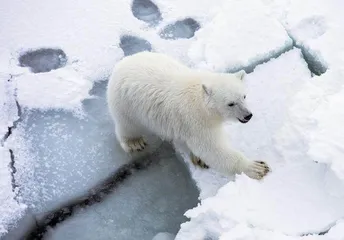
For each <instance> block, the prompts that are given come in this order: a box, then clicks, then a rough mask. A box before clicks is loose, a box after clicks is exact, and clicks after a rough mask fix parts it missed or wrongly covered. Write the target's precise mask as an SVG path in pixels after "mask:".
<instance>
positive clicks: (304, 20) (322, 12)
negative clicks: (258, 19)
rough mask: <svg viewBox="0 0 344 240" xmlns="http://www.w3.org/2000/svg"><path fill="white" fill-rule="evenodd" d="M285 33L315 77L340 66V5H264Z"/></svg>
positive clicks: (275, 2)
mask: <svg viewBox="0 0 344 240" xmlns="http://www.w3.org/2000/svg"><path fill="white" fill-rule="evenodd" d="M264 2H265V4H266V5H267V6H268V7H269V8H270V11H271V14H272V15H273V16H275V17H276V18H277V19H278V20H279V21H280V22H281V23H282V24H283V25H284V26H285V28H286V29H287V31H288V32H289V35H290V36H291V37H292V38H293V39H294V40H295V43H296V45H297V46H299V47H300V48H302V50H303V52H304V55H305V57H306V60H307V62H308V63H309V67H310V69H311V70H312V72H314V73H315V74H317V75H321V74H323V73H324V72H325V71H326V70H327V69H328V68H333V66H337V65H340V63H341V62H343V61H342V60H341V58H342V57H341V56H342V55H343V54H342V53H343V52H344V47H343V44H342V42H343V33H344V32H343V28H342V27H341V26H342V23H343V21H344V18H343V15H342V13H341V11H338V9H342V8H343V7H344V5H343V2H342V1H338V0H331V2H330V4H328V3H325V2H323V1H319V0H316V1H279V0H272V1H264Z"/></svg>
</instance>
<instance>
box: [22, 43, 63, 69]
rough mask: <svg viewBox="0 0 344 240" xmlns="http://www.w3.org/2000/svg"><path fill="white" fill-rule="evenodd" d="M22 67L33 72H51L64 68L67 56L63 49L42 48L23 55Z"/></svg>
mask: <svg viewBox="0 0 344 240" xmlns="http://www.w3.org/2000/svg"><path fill="white" fill-rule="evenodd" d="M19 63H20V66H22V67H29V68H30V69H31V71H32V72H34V73H40V72H50V71H51V70H53V69H57V68H61V67H64V66H65V65H66V63H67V56H66V54H65V52H64V51H63V50H62V49H53V48H41V49H37V50H32V51H28V52H25V53H23V54H22V55H21V56H20V57H19Z"/></svg>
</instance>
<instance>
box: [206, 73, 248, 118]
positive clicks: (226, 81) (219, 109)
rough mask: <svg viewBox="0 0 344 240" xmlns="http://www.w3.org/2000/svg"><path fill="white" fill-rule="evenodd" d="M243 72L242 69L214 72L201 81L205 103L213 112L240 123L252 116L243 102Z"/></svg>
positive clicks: (244, 96) (244, 95)
mask: <svg viewBox="0 0 344 240" xmlns="http://www.w3.org/2000/svg"><path fill="white" fill-rule="evenodd" d="M245 74H246V73H245V71H243V70H241V71H239V72H237V73H234V74H214V75H211V76H209V78H208V77H207V79H206V81H204V82H203V84H202V88H203V92H204V96H205V101H206V105H207V106H208V107H209V108H210V110H211V111H212V112H213V113H214V114H217V115H220V116H221V117H222V118H223V119H225V120H239V121H240V122H241V123H247V122H248V121H249V120H250V119H251V118H252V113H251V111H249V110H248V108H247V106H246V103H245V98H246V94H245V89H244V84H243V79H244V77H245Z"/></svg>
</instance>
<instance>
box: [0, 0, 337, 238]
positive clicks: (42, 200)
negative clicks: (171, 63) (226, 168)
mask: <svg viewBox="0 0 344 240" xmlns="http://www.w3.org/2000/svg"><path fill="white" fill-rule="evenodd" d="M80 6H82V7H80ZM343 7H344V5H343V2H342V1H341V0H329V1H324V0H315V1H297V0H260V1H253V0H227V1H223V0H216V1H207V0H201V1H188V2H185V1H184V0H174V1H165V0H152V1H150V0H134V1H132V0H121V1H112V0H105V1H102V2H101V3H99V2H98V1H95V0H86V1H66V0H63V1H54V0H48V1H45V2H44V3H42V2H41V1H39V0H33V1H30V3H29V2H25V1H20V0H13V1H6V4H3V7H2V8H1V9H0V16H1V17H0V29H2V31H3V32H4V33H5V34H1V35H0V43H1V44H0V138H1V146H0V185H1V186H0V238H1V237H2V236H5V238H7V239H17V238H18V239H19V238H20V237H21V236H19V235H20V234H22V231H25V230H23V229H21V230H17V228H16V227H18V226H21V225H22V224H23V223H22V222H26V221H29V222H30V221H31V223H32V222H34V220H35V219H34V217H32V216H31V215H32V213H33V214H34V215H36V217H38V216H41V215H44V214H45V213H47V212H49V211H51V210H54V209H55V208H58V207H59V206H61V205H63V204H65V203H66V202H68V201H70V200H73V199H75V198H76V197H79V196H82V195H83V194H85V193H86V192H87V190H89V189H90V188H91V187H93V186H95V185H96V184H97V183H99V181H101V180H103V179H105V178H106V177H107V176H109V175H110V174H111V173H113V172H114V171H116V170H117V169H118V168H119V167H121V166H123V164H125V163H127V162H128V156H127V155H126V154H124V153H123V152H122V151H121V150H120V147H119V146H118V144H117V143H116V142H115V137H114V134H113V124H112V123H111V120H110V118H109V116H108V113H107V108H106V104H105V99H104V90H105V87H106V79H107V78H108V76H109V74H110V73H111V70H112V68H113V66H114V65H115V64H116V62H117V61H119V60H120V59H121V58H122V57H123V56H127V55H130V54H134V53H136V52H139V51H155V52H163V53H165V54H168V55H170V56H172V57H175V58H177V59H178V60H180V61H182V62H183V63H185V64H187V65H189V66H191V67H195V68H205V69H210V70H215V71H229V72H233V71H236V70H238V69H242V68H244V69H245V70H246V71H247V72H248V73H250V74H248V75H247V76H246V77H245V84H246V86H247V91H248V94H247V96H248V97H247V101H248V104H249V107H250V109H251V110H252V111H253V113H254V117H253V118H252V120H251V121H250V122H249V123H248V124H245V125H241V124H239V123H235V124H234V123H233V124H230V125H228V126H226V131H228V138H229V140H230V141H231V142H232V144H233V146H234V147H235V148H237V149H239V150H240V151H242V152H243V153H245V155H247V156H248V157H249V158H251V159H254V160H255V159H262V160H265V161H267V162H268V163H269V165H270V166H271V167H272V173H271V174H269V176H268V177H267V178H266V179H265V180H263V181H261V182H257V181H254V180H251V179H248V178H247V177H246V176H244V175H240V176H237V177H236V178H234V176H233V177H232V178H231V177H225V176H222V175H220V174H219V173H217V172H215V171H214V170H212V169H208V170H203V169H200V168H197V167H195V166H193V165H192V164H191V163H190V161H189V160H188V159H186V157H185V155H183V151H182V149H178V151H180V152H181V156H180V155H178V156H174V155H173V154H172V153H171V150H166V151H165V152H164V148H162V149H161V151H162V152H160V153H159V154H162V153H164V154H162V155H161V156H160V155H159V156H160V157H157V158H155V160H159V161H158V162H157V163H155V164H153V165H152V166H150V167H149V168H147V169H145V170H140V171H137V172H135V174H133V176H131V178H129V179H127V180H126V181H125V183H123V184H122V185H120V187H119V188H118V189H117V190H116V191H114V192H113V193H111V194H110V195H108V196H107V198H105V199H104V201H102V202H100V203H98V204H95V205H92V206H89V207H87V208H85V209H79V210H78V211H77V212H75V213H74V214H73V215H72V217H71V218H69V219H67V220H65V221H63V222H61V223H60V224H59V225H57V227H55V228H53V229H52V230H51V231H50V232H49V238H50V239H66V238H68V239H95V238H97V239H109V238H111V239H113V237H114V236H117V237H118V238H120V237H122V238H121V239H125V238H126V237H128V238H130V237H131V238H130V239H133V238H135V239H138V238H139V239H152V238H153V237H154V239H159V238H160V239H174V234H177V235H176V239H182V240H184V239H190V240H192V239H221V240H222V239H233V240H234V239H236V240H238V239H242V240H244V239H245V240H246V239H248V240H249V239H261V240H269V239H271V240H275V239H281V240H283V239H286V240H310V239H312V240H313V239H315V240H317V239H319V240H341V239H344V230H343V229H344V222H343V219H344V208H343V204H341V203H342V202H343V200H344V199H343V198H344V190H343V189H344V164H343V153H344V149H343V146H342V145H341V143H342V142H343V135H344V132H343V128H342V127H341V123H342V122H343V120H344V114H343V108H342V107H341V106H342V105H343V103H344V99H343V94H344V92H343V91H344V85H343V83H342V79H343V77H344V68H343V66H344V57H343V56H344V47H343V44H342V43H343V41H344V39H343V36H344V31H343V27H342V26H343V22H344V18H343V15H342V11H341V9H343ZM273 58H275V59H273ZM264 62H265V63H264ZM17 104H18V106H17ZM9 128H11V131H9ZM153 145H154V144H153ZM9 150H11V151H12V152H13V157H14V158H13V159H12V158H11V156H10V153H9ZM169 154H170V155H169ZM177 158H179V160H183V161H184V160H185V162H186V166H187V167H188V169H189V170H190V173H191V176H192V178H193V179H194V181H195V184H196V185H197V187H198V189H199V191H200V192H199V196H198V192H197V191H196V189H195V187H194V185H193V183H192V182H191V181H190V178H189V175H188V174H187V172H185V169H184V165H183V164H181V162H178V161H177ZM183 158H184V159H183ZM183 161H182V162H183ZM13 163H14V166H12V165H13ZM14 169H15V172H14ZM234 179H235V181H233V180H234ZM13 181H14V182H13ZM12 184H13V187H14V188H12ZM142 186H144V188H142ZM197 196H198V197H199V199H200V200H201V203H200V204H199V206H197V207H195V208H193V209H190V210H189V211H187V212H186V213H185V216H186V217H188V218H190V219H189V221H187V219H186V218H185V217H183V216H182V215H183V213H184V212H185V211H186V210H187V209H189V208H192V207H193V206H194V205H195V203H196V201H197V199H196V198H197ZM31 212H32V213H31ZM27 219H29V220H27ZM183 221H184V222H185V223H183V224H182V225H181V228H180V226H179V224H180V223H181V222H183ZM84 226H90V227H88V228H86V229H85V227H84ZM179 228H180V230H179V232H178V233H177V231H178V229H179ZM133 229H138V230H135V231H134V232H133ZM327 231H328V232H327ZM14 232H16V233H14ZM319 233H321V234H320V235H319ZM13 234H14V235H13ZM130 234H132V235H130Z"/></svg>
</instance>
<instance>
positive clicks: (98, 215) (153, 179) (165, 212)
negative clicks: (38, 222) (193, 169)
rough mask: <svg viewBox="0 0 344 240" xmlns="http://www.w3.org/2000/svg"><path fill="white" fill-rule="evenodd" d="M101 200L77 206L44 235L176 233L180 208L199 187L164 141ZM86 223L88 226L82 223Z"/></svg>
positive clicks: (80, 236)
mask: <svg viewBox="0 0 344 240" xmlns="http://www.w3.org/2000/svg"><path fill="white" fill-rule="evenodd" d="M149 159H150V161H153V163H152V165H150V166H149V167H148V168H147V169H143V170H140V171H136V173H135V174H133V175H132V176H131V177H129V178H128V179H126V180H125V181H124V182H123V184H122V185H119V186H118V187H117V189H116V190H115V191H114V192H113V193H111V194H110V195H109V196H108V197H107V198H105V199H104V201H103V202H102V203H100V204H95V205H93V206H91V207H89V208H87V209H83V210H80V211H78V212H76V213H75V215H74V216H73V217H71V218H70V219H68V220H66V221H64V222H63V223H62V224H59V225H58V226H57V227H56V228H55V229H54V230H52V231H51V232H50V234H49V235H50V236H48V238H47V239H66V238H67V239H99V240H102V239H104V240H105V239H120V240H125V239H128V240H129V239H152V238H153V237H154V236H155V235H156V234H157V233H158V232H169V233H174V234H175V233H176V232H177V231H178V229H179V226H180V223H181V222H183V221H185V220H186V219H185V217H184V216H183V214H184V212H185V211H186V210H187V209H189V208H191V207H194V206H195V205H196V204H197V197H198V191H197V188H196V187H195V185H194V183H193V181H192V179H191V177H190V174H189V172H188V171H187V169H186V168H185V166H184V164H183V163H182V162H180V161H178V159H177V158H176V156H175V153H174V150H173V149H172V148H171V147H170V146H168V145H163V146H162V148H160V149H159V150H158V152H157V153H155V154H153V155H150V156H148V157H147V158H146V159H140V160H142V161H146V160H149ZM85 225H88V226H92V227H89V228H85Z"/></svg>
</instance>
